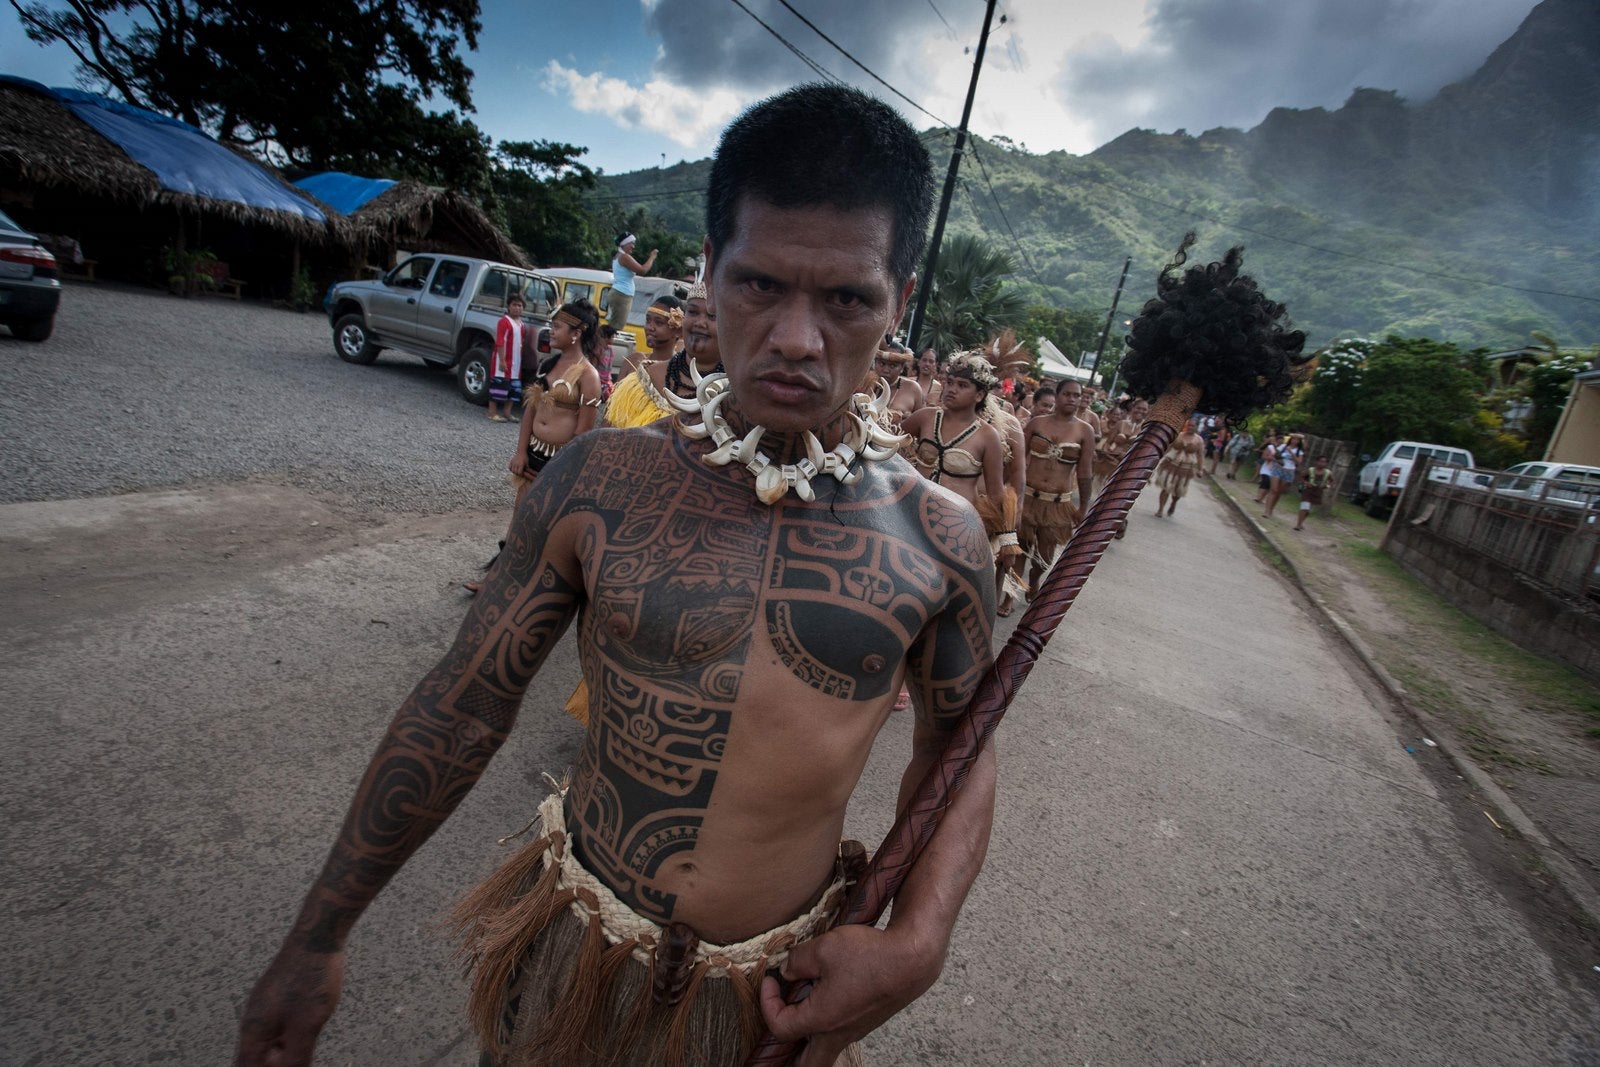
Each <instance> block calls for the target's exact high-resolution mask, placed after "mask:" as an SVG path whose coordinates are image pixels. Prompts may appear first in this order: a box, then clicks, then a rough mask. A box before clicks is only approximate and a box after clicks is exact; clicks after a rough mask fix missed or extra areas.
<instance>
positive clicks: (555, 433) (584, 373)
mask: <svg viewBox="0 0 1600 1067" xmlns="http://www.w3.org/2000/svg"><path fill="white" fill-rule="evenodd" d="M599 335H600V313H599V312H598V311H596V310H595V307H594V305H593V304H591V303H589V301H587V300H574V301H572V302H571V303H569V304H563V305H562V306H561V310H559V311H557V312H556V313H555V317H554V318H553V319H551V320H550V353H551V354H550V355H549V356H548V357H546V358H545V359H544V360H543V361H542V362H541V363H540V364H539V366H538V368H537V369H536V370H535V372H534V374H533V376H532V380H531V381H530V382H529V383H528V387H527V389H526V390H525V391H524V393H523V397H522V422H521V425H519V426H518V428H517V449H516V451H515V452H513V453H512V454H511V462H510V463H508V464H507V465H506V466H507V468H508V469H509V470H510V472H511V484H512V485H513V486H514V487H515V488H516V491H517V499H516V502H517V503H518V504H520V503H522V497H523V494H525V493H526V492H527V491H528V487H529V486H531V485H533V482H534V479H536V478H538V476H539V472H540V471H542V470H544V468H545V464H547V463H549V462H550V460H551V459H553V458H554V457H555V454H556V453H557V452H559V451H561V449H562V447H563V446H565V445H566V444H567V443H568V442H569V441H571V440H572V439H573V438H574V437H577V436H578V435H579V434H581V433H584V432H586V431H588V430H592V429H594V424H595V417H596V414H597V413H598V411H599V408H600V372H599V371H598V370H596V369H595V366H594V363H593V362H592V361H591V360H590V359H589V357H588V354H587V353H588V351H589V350H590V349H592V348H593V347H594V345H595V341H596V339H597V338H598V337H599ZM514 512H515V508H513V513H514ZM500 547H501V548H502V549H503V548H505V542H504V541H501V542H500ZM499 558H500V553H499V552H496V553H495V554H494V556H493V557H491V558H490V560H489V562H488V563H487V564H485V565H484V569H485V570H487V569H488V568H489V567H491V566H493V565H494V561H495V560H497V559H499ZM482 587H483V583H482V582H479V581H471V582H467V583H465V588H466V590H467V592H469V593H477V591H478V590H479V589H481V588H482Z"/></svg>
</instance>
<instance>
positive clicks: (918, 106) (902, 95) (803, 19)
mask: <svg viewBox="0 0 1600 1067" xmlns="http://www.w3.org/2000/svg"><path fill="white" fill-rule="evenodd" d="M733 2H734V3H736V4H739V0H733ZM778 3H780V4H782V5H783V6H784V7H785V8H786V9H787V10H788V12H789V14H791V15H793V16H794V17H795V18H797V19H799V20H800V21H801V22H803V23H805V24H806V26H807V27H808V28H809V29H810V30H811V32H812V33H814V34H816V35H817V36H818V37H821V38H822V39H823V40H824V41H827V42H828V43H829V44H831V45H833V47H834V49H835V50H836V51H837V52H838V53H839V54H840V55H842V56H844V57H845V58H846V59H848V60H849V61H850V62H852V63H854V64H855V65H856V66H858V67H860V68H861V69H862V70H864V71H866V72H867V75H868V77H870V78H871V79H872V80H873V81H875V82H877V83H878V84H879V85H881V86H883V87H884V88H885V89H887V90H889V91H890V92H891V93H893V94H894V95H896V96H898V97H899V98H900V99H902V100H904V101H905V102H906V103H908V104H910V105H911V106H912V107H914V108H916V109H917V110H918V111H920V112H922V113H923V114H924V115H926V116H928V117H929V118H930V119H932V120H933V121H934V122H937V123H938V124H939V125H941V126H944V127H946V128H948V127H949V126H950V124H949V123H948V122H946V121H945V120H944V119H942V118H940V117H939V116H938V115H935V114H934V113H933V112H931V111H929V110H928V109H927V108H925V107H923V106H922V105H921V104H919V103H917V102H916V101H915V100H913V99H911V98H910V97H909V96H907V95H906V94H905V93H902V92H901V91H900V90H899V89H896V88H895V87H894V86H892V85H890V84H889V83H888V82H886V81H884V80H883V79H882V78H880V77H878V75H877V74H876V72H874V71H873V70H872V68H871V67H869V66H867V65H866V64H865V63H863V62H861V60H859V59H857V58H856V57H855V56H853V55H851V54H850V53H849V52H848V51H846V50H845V48H844V46H843V45H841V44H839V43H838V42H837V41H835V40H834V39H833V38H832V37H829V36H828V35H827V34H825V33H823V32H822V31H821V30H819V29H818V28H817V25H816V23H814V22H812V21H811V20H810V19H808V18H806V17H805V16H804V15H802V14H800V12H798V11H796V10H795V9H794V5H793V4H791V3H789V0H778ZM739 6H740V7H744V5H743V4H739ZM763 25H764V24H763Z"/></svg>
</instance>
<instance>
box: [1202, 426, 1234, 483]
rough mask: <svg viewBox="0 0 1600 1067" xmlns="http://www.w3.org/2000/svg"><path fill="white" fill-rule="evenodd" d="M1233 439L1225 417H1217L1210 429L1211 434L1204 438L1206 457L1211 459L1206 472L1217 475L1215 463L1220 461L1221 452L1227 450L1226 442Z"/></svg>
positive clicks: (1212, 475)
mask: <svg viewBox="0 0 1600 1067" xmlns="http://www.w3.org/2000/svg"><path fill="white" fill-rule="evenodd" d="M1232 439H1233V431H1232V430H1231V429H1229V428H1228V420H1227V419H1218V420H1217V424H1216V425H1215V426H1214V427H1212V429H1211V436H1210V437H1208V438H1207V439H1206V458H1207V459H1209V460H1211V466H1210V467H1209V468H1208V469H1207V471H1206V473H1208V474H1210V475H1211V477H1213V478H1215V477H1216V476H1217V464H1218V463H1220V462H1222V453H1223V452H1224V451H1226V450H1227V447H1228V442H1229V441H1231V440H1232Z"/></svg>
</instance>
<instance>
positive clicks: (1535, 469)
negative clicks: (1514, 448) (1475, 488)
mask: <svg viewBox="0 0 1600 1067" xmlns="http://www.w3.org/2000/svg"><path fill="white" fill-rule="evenodd" d="M1473 481H1474V482H1475V483H1476V484H1477V485H1479V486H1481V487H1483V488H1486V489H1489V490H1491V491H1492V492H1494V493H1495V494H1496V495H1499V496H1509V497H1520V498H1521V499H1524V500H1537V501H1540V502H1543V503H1547V504H1559V505H1562V506H1566V507H1580V508H1595V507H1600V467H1585V466H1583V465H1582V464H1578V463H1552V462H1548V461H1544V460H1540V461H1536V462H1531V463H1518V464H1516V465H1515V466H1512V467H1507V468H1506V469H1505V470H1504V471H1502V472H1501V473H1499V474H1481V473H1480V474H1476V475H1474V476H1473Z"/></svg>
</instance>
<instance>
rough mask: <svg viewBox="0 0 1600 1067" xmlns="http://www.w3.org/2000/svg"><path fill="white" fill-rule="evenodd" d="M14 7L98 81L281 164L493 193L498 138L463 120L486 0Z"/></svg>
mask: <svg viewBox="0 0 1600 1067" xmlns="http://www.w3.org/2000/svg"><path fill="white" fill-rule="evenodd" d="M12 4H13V6H14V7H16V8H17V10H18V11H19V13H20V14H21V16H22V21H23V25H24V27H25V28H26V30H27V33H28V36H29V37H30V38H32V39H33V40H35V41H38V42H40V43H41V44H49V43H52V42H60V43H62V44H64V45H66V46H67V48H69V49H70V50H71V51H72V53H73V54H74V55H75V56H76V57H77V58H78V61H79V64H80V73H81V74H82V75H84V76H85V77H86V78H87V79H88V80H90V81H91V82H93V83H95V84H96V85H98V86H100V87H103V88H104V89H105V90H107V91H109V92H111V93H114V94H115V95H118V96H120V97H122V99H124V100H126V101H127V102H128V103H131V104H137V105H139V106H141V107H148V108H150V109H151V110H153V111H158V112H160V113H162V114H167V115H173V116H176V117H178V118H181V119H183V120H184V121H186V122H189V123H191V124H193V125H195V126H198V127H200V128H202V129H204V130H206V131H207V132H209V133H211V134H213V135H215V136H216V137H217V138H218V140H221V141H223V142H224V143H227V144H232V145H236V146H239V147H243V148H247V149H250V150H252V151H254V152H256V153H257V154H258V155H261V156H262V157H263V158H266V159H268V160H270V161H272V162H274V163H279V164H283V165H286V166H289V167H295V168H302V169H307V170H330V169H336V170H350V171H354V172H356V173H360V174H367V175H375V176H376V175H381V176H386V177H396V178H417V179H419V180H423V181H427V182H431V183H433V184H440V185H446V186H449V187H452V188H456V189H461V190H464V191H468V192H473V193H477V194H483V193H485V192H487V190H488V179H489V170H490V166H489V150H490V143H489V141H488V139H487V138H486V137H484V135H483V134H482V132H481V131H479V130H478V128H477V126H476V125H474V124H473V123H472V122H471V121H470V120H468V119H465V118H463V117H462V115H461V112H470V111H471V110H472V95H471V82H472V71H471V69H469V68H468V66H467V64H466V61H465V59H464V58H463V56H462V54H461V51H460V49H461V46H462V45H465V47H466V49H467V50H469V51H470V50H472V49H475V48H476V47H477V37H478V33H479V31H480V29H481V28H482V25H481V23H480V21H479V17H478V0H316V2H312V0H285V2H281V3H275V4H244V3H238V2H236V0H159V2H144V0H52V2H49V3H30V4H22V3H20V2H19V0H12ZM432 99H440V100H443V101H445V102H447V104H448V105H450V109H449V110H446V111H443V112H440V111H433V110H429V109H427V108H426V107H425V104H426V103H427V102H428V101H429V100H432Z"/></svg>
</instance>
